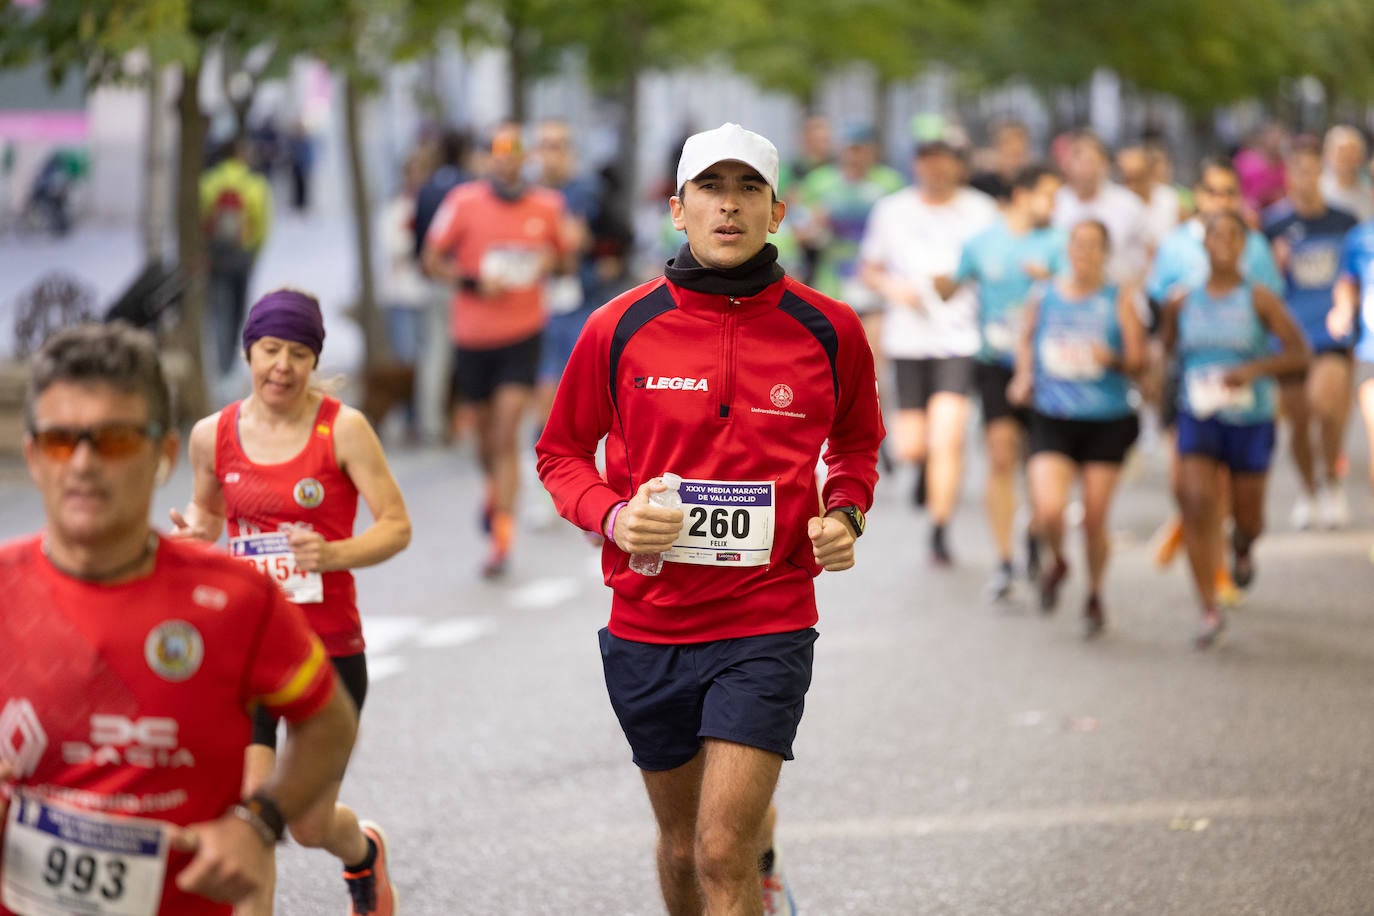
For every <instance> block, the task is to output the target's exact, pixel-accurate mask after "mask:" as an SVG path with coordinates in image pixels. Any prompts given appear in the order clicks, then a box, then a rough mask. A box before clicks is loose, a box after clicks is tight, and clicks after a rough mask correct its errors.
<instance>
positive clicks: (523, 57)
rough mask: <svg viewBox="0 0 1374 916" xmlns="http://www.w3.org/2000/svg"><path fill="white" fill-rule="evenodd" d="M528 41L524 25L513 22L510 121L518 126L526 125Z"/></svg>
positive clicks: (511, 36)
mask: <svg viewBox="0 0 1374 916" xmlns="http://www.w3.org/2000/svg"><path fill="white" fill-rule="evenodd" d="M527 40H528V38H527V36H526V32H525V27H524V24H523V23H521V22H520V21H518V20H513V21H512V22H511V24H510V48H509V53H510V87H509V88H510V119H511V120H512V121H514V122H515V123H516V124H524V123H525V114H526V106H525V94H526V93H525V90H526V89H527V86H526V85H525V84H526V83H527V82H528V81H529V66H528V64H529V61H528V60H527V56H528V55H527V52H526V51H525V43H526V41H527Z"/></svg>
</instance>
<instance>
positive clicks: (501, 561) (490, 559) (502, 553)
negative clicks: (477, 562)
mask: <svg viewBox="0 0 1374 916" xmlns="http://www.w3.org/2000/svg"><path fill="white" fill-rule="evenodd" d="M509 561H510V551H509V550H507V549H506V548H504V547H500V546H498V545H496V544H494V543H493V544H492V545H491V550H490V551H488V553H487V558H486V559H485V560H483V561H482V578H483V579H499V578H501V577H502V576H504V575H505V574H506V565H507V563H508V562H509Z"/></svg>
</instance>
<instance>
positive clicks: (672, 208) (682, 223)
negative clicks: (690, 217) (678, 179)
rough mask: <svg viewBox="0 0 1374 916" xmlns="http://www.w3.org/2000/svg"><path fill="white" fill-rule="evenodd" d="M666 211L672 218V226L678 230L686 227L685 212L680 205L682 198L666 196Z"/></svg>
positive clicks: (680, 230)
mask: <svg viewBox="0 0 1374 916" xmlns="http://www.w3.org/2000/svg"><path fill="white" fill-rule="evenodd" d="M668 213H669V215H670V216H672V218H673V228H674V229H676V230H677V231H679V232H682V231H684V230H686V228H687V212H686V211H685V210H684V209H683V207H682V198H681V197H678V196H676V195H674V196H672V197H670V198H668Z"/></svg>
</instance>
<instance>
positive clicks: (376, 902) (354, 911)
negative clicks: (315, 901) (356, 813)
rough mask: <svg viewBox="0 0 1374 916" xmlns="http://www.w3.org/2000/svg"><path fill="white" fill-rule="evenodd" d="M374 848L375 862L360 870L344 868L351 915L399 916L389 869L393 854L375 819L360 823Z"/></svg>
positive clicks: (369, 843)
mask: <svg viewBox="0 0 1374 916" xmlns="http://www.w3.org/2000/svg"><path fill="white" fill-rule="evenodd" d="M358 826H359V827H360V828H362V831H363V836H365V837H367V840H368V845H369V846H370V847H371V850H372V862H371V863H370V864H368V865H366V866H364V867H363V868H359V869H357V870H349V869H344V882H345V883H347V885H348V896H349V897H351V898H352V904H351V906H350V909H349V911H348V913H349V916H396V904H397V897H396V888H394V887H392V886H391V876H390V874H389V873H388V871H387V868H388V865H389V864H390V862H389V859H390V854H389V853H388V851H387V848H386V834H385V833H383V832H382V828H381V827H379V826H377V825H376V824H374V823H373V822H372V821H362V822H360V823H359V824H358Z"/></svg>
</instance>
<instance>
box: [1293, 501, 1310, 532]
mask: <svg viewBox="0 0 1374 916" xmlns="http://www.w3.org/2000/svg"><path fill="white" fill-rule="evenodd" d="M1312 514H1313V512H1312V497H1310V496H1308V495H1307V494H1306V493H1303V494H1301V495H1299V496H1298V498H1297V501H1296V502H1294V503H1293V508H1292V510H1290V511H1289V513H1288V524H1290V525H1292V526H1293V528H1294V529H1295V530H1297V531H1306V530H1307V529H1308V528H1311V527H1312Z"/></svg>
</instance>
